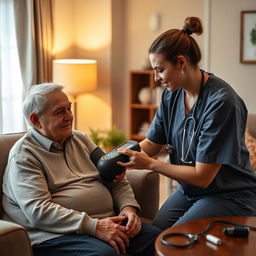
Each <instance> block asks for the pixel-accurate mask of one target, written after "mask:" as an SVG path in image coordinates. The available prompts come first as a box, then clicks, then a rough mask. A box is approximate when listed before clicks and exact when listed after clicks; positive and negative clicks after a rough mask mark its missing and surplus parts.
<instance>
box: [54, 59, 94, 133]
mask: <svg viewBox="0 0 256 256" xmlns="http://www.w3.org/2000/svg"><path fill="white" fill-rule="evenodd" d="M52 76H53V77H52V80H53V82H54V83H56V84H59V85H63V86H64V91H65V92H66V93H68V94H70V95H72V96H73V98H74V129H77V96H78V95H79V94H82V93H86V92H90V91H93V90H95V89H96V87H97V62H96V60H87V59H56V60H53V72H52Z"/></svg>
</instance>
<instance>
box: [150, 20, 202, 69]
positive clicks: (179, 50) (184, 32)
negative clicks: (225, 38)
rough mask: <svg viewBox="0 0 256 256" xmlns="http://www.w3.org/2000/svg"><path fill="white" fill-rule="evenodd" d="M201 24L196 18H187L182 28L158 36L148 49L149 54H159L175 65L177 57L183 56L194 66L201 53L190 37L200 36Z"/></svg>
mask: <svg viewBox="0 0 256 256" xmlns="http://www.w3.org/2000/svg"><path fill="white" fill-rule="evenodd" d="M202 32H203V26H202V22H201V20H200V19H199V18H197V17H187V18H186V19H185V25H184V27H183V28H182V29H181V30H180V29H170V30H168V31H166V32H164V33H163V34H162V35H160V36H159V37H158V38H156V39H155V41H154V42H153V43H152V45H151V46H150V47H149V53H150V54H151V53H160V54H162V55H164V57H165V59H166V60H167V61H170V62H171V63H173V64H176V63H177V57H178V56H179V55H183V56H185V57H186V58H187V60H188V61H189V62H190V63H191V64H192V65H194V66H197V65H198V63H199V61H200V60H201V51H200V49H199V46H198V44H197V42H196V41H195V39H194V38H193V37H192V36H190V35H192V34H193V33H195V34H197V35H201V34H202Z"/></svg>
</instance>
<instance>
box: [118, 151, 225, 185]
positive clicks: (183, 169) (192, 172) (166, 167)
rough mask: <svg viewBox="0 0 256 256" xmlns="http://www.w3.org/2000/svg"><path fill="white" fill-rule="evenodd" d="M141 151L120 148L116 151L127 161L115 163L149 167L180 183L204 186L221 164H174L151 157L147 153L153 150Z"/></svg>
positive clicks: (143, 167)
mask: <svg viewBox="0 0 256 256" xmlns="http://www.w3.org/2000/svg"><path fill="white" fill-rule="evenodd" d="M142 149H143V151H142V152H137V151H133V150H129V149H124V148H121V149H119V150H118V151H119V152H120V153H121V154H125V155H128V156H130V161H129V162H127V163H123V162H119V161H118V162H117V164H119V165H121V166H124V167H126V168H134V169H149V170H152V171H155V172H158V173H160V174H162V175H164V176H167V177H169V178H171V179H174V180H176V181H178V182H181V183H186V184H191V185H194V186H198V187H202V188H206V187H208V186H209V184H210V183H211V182H212V180H213V179H214V177H215V176H216V175H217V173H218V171H219V169H220V167H221V164H208V163H201V162H196V165H195V167H194V166H185V165H175V164H170V163H166V162H163V161H160V160H158V159H154V158H151V157H149V156H148V155H147V152H149V154H153V153H154V152H155V150H151V149H147V148H144V147H143V148H142Z"/></svg>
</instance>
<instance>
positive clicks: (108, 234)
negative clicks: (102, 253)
mask: <svg viewBox="0 0 256 256" xmlns="http://www.w3.org/2000/svg"><path fill="white" fill-rule="evenodd" d="M125 219H127V217H125V216H115V217H108V218H104V219H101V220H99V221H98V223H97V227H96V234H95V236H96V237H97V238H99V239H101V240H103V241H105V242H107V243H109V244H110V245H111V246H112V247H113V248H114V250H115V251H116V252H117V253H118V254H120V252H119V249H120V250H121V253H126V247H127V246H129V237H128V235H127V233H126V231H127V230H126V227H125V226H122V225H120V224H121V223H122V222H123V221H124V220H125Z"/></svg>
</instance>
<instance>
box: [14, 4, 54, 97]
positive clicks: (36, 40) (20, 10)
mask: <svg viewBox="0 0 256 256" xmlns="http://www.w3.org/2000/svg"><path fill="white" fill-rule="evenodd" d="M14 14H15V15H14V16H15V24H16V35H17V41H18V52H19V60H20V67H21V73H22V80H23V88H24V91H25V92H26V91H27V90H28V89H29V88H30V87H31V86H32V85H33V84H38V83H43V82H49V81H51V76H52V75H51V70H52V40H53V36H52V29H53V22H52V0H43V1H38V0H15V1H14Z"/></svg>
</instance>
